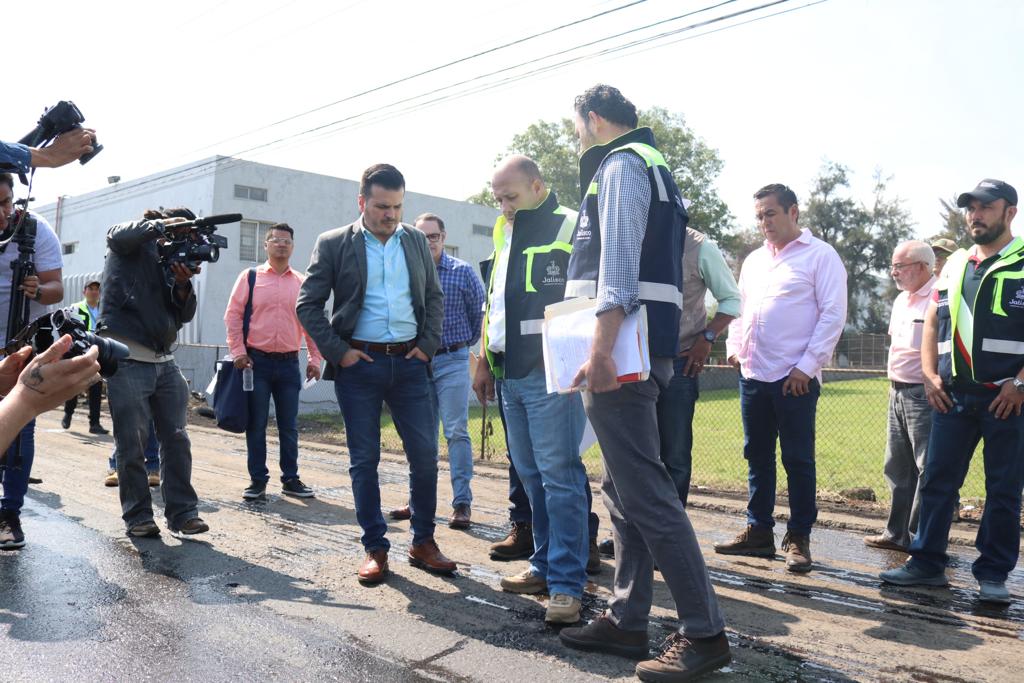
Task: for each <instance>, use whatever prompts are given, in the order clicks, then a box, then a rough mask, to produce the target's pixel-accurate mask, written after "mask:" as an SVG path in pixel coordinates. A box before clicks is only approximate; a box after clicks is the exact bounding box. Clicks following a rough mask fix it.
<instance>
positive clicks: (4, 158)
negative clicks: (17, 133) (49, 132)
mask: <svg viewBox="0 0 1024 683" xmlns="http://www.w3.org/2000/svg"><path fill="white" fill-rule="evenodd" d="M95 142H96V131H94V130H92V129H91V128H76V129H74V130H69V131H68V132H66V133H64V134H62V135H58V136H57V137H56V138H55V139H54V141H53V144H52V145H49V146H47V147H28V146H26V145H23V144H21V143H18V142H3V141H0V170H4V171H14V172H15V173H28V172H29V171H30V170H31V169H32V168H34V167H49V168H57V167H58V166H64V165H65V164H70V163H71V162H72V161H76V160H78V159H79V158H80V157H81V156H82V155H84V154H88V153H90V152H92V151H93V144H94V143H95Z"/></svg>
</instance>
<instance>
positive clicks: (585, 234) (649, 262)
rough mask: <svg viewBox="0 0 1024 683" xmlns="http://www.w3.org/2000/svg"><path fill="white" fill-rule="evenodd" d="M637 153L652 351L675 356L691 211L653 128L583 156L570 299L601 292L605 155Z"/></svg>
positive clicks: (643, 286) (643, 287) (643, 297)
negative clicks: (643, 176)
mask: <svg viewBox="0 0 1024 683" xmlns="http://www.w3.org/2000/svg"><path fill="white" fill-rule="evenodd" d="M616 153H632V154H636V155H637V156H639V157H640V158H641V159H643V161H644V163H645V164H646V165H647V178H648V180H649V181H650V184H651V206H650V209H649V210H648V213H647V230H646V232H645V233H644V242H643V245H642V247H641V251H640V303H642V304H644V305H646V306H647V328H648V341H649V343H650V350H651V355H652V356H660V357H668V358H674V357H675V356H676V354H677V353H678V352H679V317H680V314H681V312H682V307H683V265H682V264H683V243H684V241H685V239H686V224H687V223H688V222H689V216H688V215H687V213H686V208H685V206H684V205H683V198H682V195H680V193H679V188H678V187H677V186H676V183H675V180H673V178H672V173H671V171H669V169H668V166H667V164H666V163H665V159H664V157H662V155H661V153H660V152H659V151H658V150H657V149H656V148H655V147H654V134H653V133H652V132H651V129H650V128H637V129H635V130H632V131H630V132H628V133H626V134H625V135H623V136H621V137H618V138H616V139H615V140H612V141H611V142H609V143H607V144H605V145H595V146H594V147H591V148H590V149H588V150H587V151H586V152H584V153H583V156H582V157H580V188H581V190H582V191H583V192H582V194H583V204H582V206H581V207H580V213H579V217H578V219H577V221H576V230H575V232H574V233H573V247H572V257H571V258H570V259H569V273H568V280H569V281H568V282H567V283H566V286H565V296H566V298H567V299H571V298H574V297H590V298H596V296H597V281H598V274H599V271H600V265H601V226H600V221H599V219H598V215H599V214H598V208H597V193H598V187H597V183H596V182H595V181H594V177H595V176H596V175H597V171H598V169H599V168H600V167H601V164H602V163H604V160H605V159H607V158H608V157H609V156H610V155H612V154H616Z"/></svg>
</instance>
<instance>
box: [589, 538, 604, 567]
mask: <svg viewBox="0 0 1024 683" xmlns="http://www.w3.org/2000/svg"><path fill="white" fill-rule="evenodd" d="M587 573H588V574H600V573H601V550H600V548H598V546H597V539H596V538H592V539H590V555H589V557H588V558H587Z"/></svg>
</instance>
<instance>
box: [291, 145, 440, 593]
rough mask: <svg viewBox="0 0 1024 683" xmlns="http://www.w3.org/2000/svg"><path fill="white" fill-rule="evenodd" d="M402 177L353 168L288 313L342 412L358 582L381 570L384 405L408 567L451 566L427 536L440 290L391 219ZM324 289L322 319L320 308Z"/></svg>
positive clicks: (404, 230) (422, 255)
mask: <svg viewBox="0 0 1024 683" xmlns="http://www.w3.org/2000/svg"><path fill="white" fill-rule="evenodd" d="M404 197H405V178H403V177H402V174H401V173H400V172H399V171H398V169H397V168H395V167H394V166H390V165H388V164H376V165H374V166H371V167H370V168H368V169H366V171H364V172H363V177H362V181H361V183H360V187H359V210H360V211H361V212H362V215H361V216H360V217H359V219H358V220H357V221H356V222H355V223H352V224H351V225H346V226H345V227H342V228H336V229H334V230H329V231H327V232H325V233H323V234H322V235H320V237H319V238H318V239H317V242H316V246H315V247H314V248H313V256H312V258H311V259H310V262H309V269H308V271H307V274H306V281H305V282H304V283H303V284H302V288H301V289H300V290H299V298H298V302H297V303H296V311H297V312H298V316H299V320H300V321H301V322H302V325H303V327H305V328H306V330H307V331H308V332H309V334H310V336H311V337H312V338H313V340H314V341H315V342H316V345H317V347H318V348H319V349H320V351H321V353H322V354H323V356H324V359H325V360H326V361H327V367H326V369H325V371H324V379H328V380H334V389H335V393H336V395H337V397H338V405H339V406H340V408H341V414H342V416H343V417H344V419H345V430H346V437H347V440H348V448H349V459H350V466H349V474H350V475H351V477H352V494H353V497H354V498H355V505H356V518H357V519H358V520H359V526H361V527H362V528H363V537H362V542H363V547H364V548H365V549H366V559H365V561H364V562H363V564H362V566H361V567H360V569H359V574H358V575H359V580H360V581H361V582H362V583H364V584H375V583H380V582H381V581H383V580H384V579H385V578H386V577H387V573H388V549H389V548H390V544H389V543H388V540H387V538H386V537H385V535H384V534H385V532H386V531H387V523H386V522H385V521H384V515H383V514H382V512H381V507H380V484H379V480H378V477H377V464H378V463H379V462H380V415H381V406H382V404H383V403H387V404H388V408H389V409H390V411H391V416H392V418H393V419H394V422H395V426H396V427H397V428H398V433H399V434H400V435H401V437H402V446H403V447H404V449H405V455H406V458H407V459H408V461H409V494H410V497H409V502H410V507H411V508H412V532H413V540H412V546H411V547H410V549H409V564H411V565H412V566H414V567H420V568H422V569H426V570H427V571H432V572H437V573H451V572H453V571H454V570H455V563H454V562H452V561H451V560H449V559H448V558H447V557H445V556H444V555H443V554H442V553H441V551H440V550H439V549H438V547H437V543H436V542H435V541H434V512H435V509H436V507H437V422H436V420H435V411H436V408H435V403H434V388H433V379H432V377H431V372H430V359H431V357H432V356H433V355H434V352H435V351H436V350H437V347H438V345H439V344H440V343H441V322H442V320H443V318H444V306H443V295H442V293H441V285H440V283H439V282H438V279H437V270H436V269H435V268H434V260H433V258H432V257H431V255H430V250H429V248H428V247H427V240H426V238H425V237H424V236H423V233H421V232H419V231H418V230H415V229H413V228H411V227H410V226H407V225H403V224H402V223H401V219H402V202H403V200H404ZM332 293H333V294H334V307H333V309H332V311H331V317H330V319H328V318H327V316H326V314H325V311H324V304H326V302H327V299H328V298H329V297H330V296H331V294H332Z"/></svg>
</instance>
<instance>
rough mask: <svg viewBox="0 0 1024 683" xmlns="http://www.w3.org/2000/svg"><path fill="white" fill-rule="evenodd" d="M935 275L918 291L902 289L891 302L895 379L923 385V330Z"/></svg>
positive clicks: (891, 375) (891, 371) (890, 371)
mask: <svg viewBox="0 0 1024 683" xmlns="http://www.w3.org/2000/svg"><path fill="white" fill-rule="evenodd" d="M935 283H936V278H935V277H934V276H933V277H931V278H929V280H928V282H926V283H924V285H923V286H922V287H921V288H920V289H918V290H917V291H916V292H900V295H899V296H898V297H896V301H894V302H893V304H892V313H891V314H890V315H889V336H890V337H891V338H892V342H891V343H890V344H889V364H888V375H889V379H890V380H892V381H893V382H904V383H906V384H921V383H922V382H924V373H923V372H922V370H921V334H922V332H923V330H924V315H925V313H926V312H927V310H928V304H929V302H930V301H931V298H932V291H933V290H934V289H935Z"/></svg>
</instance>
